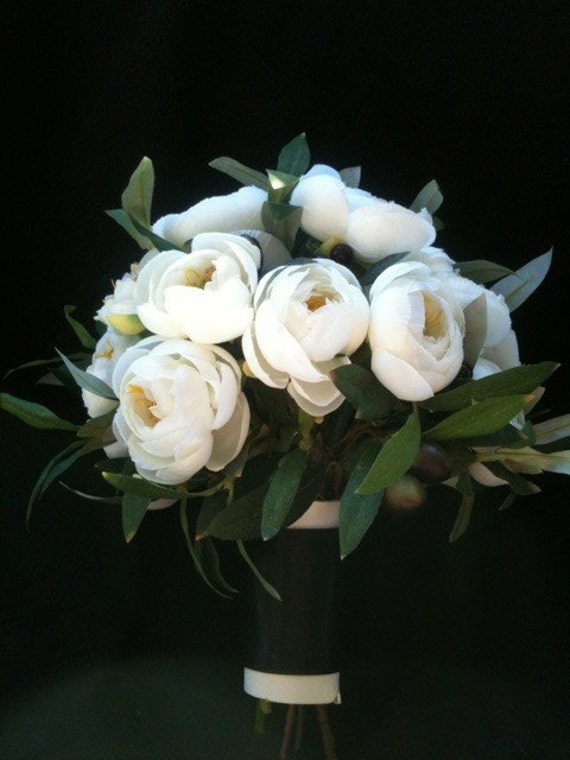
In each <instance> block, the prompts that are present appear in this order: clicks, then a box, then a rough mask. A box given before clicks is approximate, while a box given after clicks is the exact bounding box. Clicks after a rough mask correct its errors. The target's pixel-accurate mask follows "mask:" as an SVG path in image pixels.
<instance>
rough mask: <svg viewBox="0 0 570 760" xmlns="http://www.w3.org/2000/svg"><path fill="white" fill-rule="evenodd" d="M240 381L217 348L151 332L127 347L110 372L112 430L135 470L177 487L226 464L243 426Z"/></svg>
mask: <svg viewBox="0 0 570 760" xmlns="http://www.w3.org/2000/svg"><path fill="white" fill-rule="evenodd" d="M240 381H241V372H240V369H239V366H238V364H237V362H236V361H235V359H233V357H232V356H231V355H230V354H229V353H228V352H227V351H226V350H225V349H223V348H220V347H219V346H205V345H199V344H197V343H193V342H191V341H188V340H178V339H172V340H160V339H158V338H157V337H156V336H152V337H151V338H147V339H143V340H142V341H140V342H139V343H138V344H137V345H135V346H133V347H132V348H130V349H128V350H127V351H126V352H125V353H124V354H123V355H122V356H121V358H120V359H119V361H118V363H117V366H116V368H115V371H114V373H113V388H114V390H115V393H116V394H117V396H118V398H119V401H120V405H119V408H118V410H117V413H116V414H115V417H114V419H113V432H114V433H115V436H116V438H117V441H119V442H120V443H122V444H124V446H126V448H127V450H128V453H129V456H130V458H131V460H132V461H133V463H134V465H135V467H136V469H137V472H138V473H139V474H140V475H141V476H142V477H143V478H146V479H148V480H151V481H153V482H156V483H161V484H163V485H176V484H179V483H184V482H185V481H187V480H188V479H189V478H191V477H192V476H193V475H195V474H196V473H197V472H198V471H199V470H200V469H202V468H203V467H205V468H207V469H209V470H212V471H214V472H217V471H219V470H221V469H222V468H223V467H224V466H225V465H226V464H228V462H230V461H231V460H232V459H233V458H234V457H235V456H237V454H238V453H239V451H240V450H241V448H242V446H243V444H244V442H245V439H246V437H247V434H248V430H249V420H250V412H249V406H248V404H247V400H246V398H245V395H244V394H243V392H242V391H241V389H240Z"/></svg>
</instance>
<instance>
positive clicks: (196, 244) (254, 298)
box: [83, 165, 519, 484]
mask: <svg viewBox="0 0 570 760" xmlns="http://www.w3.org/2000/svg"><path fill="white" fill-rule="evenodd" d="M267 197H268V196H267V192H266V191H264V190H262V189H260V188H257V187H243V188H241V189H240V190H238V191H237V192H234V193H229V194H227V195H223V196H215V197H211V198H206V199H204V200H202V201H200V202H199V203H197V204H195V205H193V206H192V207H191V208H189V209H188V210H186V211H184V212H182V213H179V214H169V215H167V216H164V217H162V218H161V219H159V220H157V221H156V222H155V223H154V225H153V228H152V231H153V233H154V234H156V235H158V236H160V237H161V238H163V239H165V240H167V241H169V242H171V243H172V246H173V248H172V250H161V251H158V250H153V251H150V252H148V253H147V254H146V255H145V256H144V258H142V259H141V261H140V262H138V263H137V264H134V265H133V266H132V268H131V270H130V271H129V272H128V273H126V274H125V275H124V276H123V277H122V278H121V279H119V280H118V281H117V283H116V285H115V288H114V292H113V293H112V294H110V295H109V296H107V297H106V298H105V299H104V302H103V305H102V307H101V309H100V310H99V311H98V313H97V319H98V320H100V321H101V322H103V323H104V324H105V325H106V328H107V332H106V333H105V335H104V336H103V337H102V338H101V340H100V341H99V344H98V346H97V349H96V351H95V353H94V355H93V360H92V364H91V366H90V367H89V369H88V371H89V372H91V373H92V374H94V375H96V376H97V377H99V378H101V379H103V380H105V382H107V383H108V384H109V385H110V386H111V387H112V388H113V390H114V392H115V394H116V397H117V398H116V400H115V401H113V400H110V399H97V397H96V396H94V394H92V393H91V392H89V391H84V392H83V397H84V401H85V405H86V408H87V411H88V413H89V415H90V416H98V415H100V414H102V413H105V412H108V411H110V410H112V409H116V413H115V417H114V421H113V432H114V434H115V436H116V444H113V446H110V447H109V448H108V449H107V453H109V454H110V455H113V456H116V455H118V454H120V453H122V454H123V455H125V454H128V456H129V457H130V458H131V459H132V461H133V462H134V464H135V466H136V469H137V471H138V473H139V474H140V475H141V476H142V477H144V478H147V479H148V480H151V481H155V482H158V483H162V484H178V483H182V482H184V481H186V480H188V479H189V478H190V477H192V476H193V475H194V474H195V473H196V472H198V471H199V470H200V469H201V468H203V467H206V468H207V469H209V470H212V471H219V470H221V469H222V468H223V467H224V466H225V465H226V464H227V463H229V462H230V461H231V460H232V459H234V458H235V457H236V456H237V454H238V453H239V452H240V450H241V448H242V447H243V445H244V441H245V440H246V437H247V434H248V428H249V422H250V411H249V408H248V402H247V399H246V397H245V395H244V393H243V389H242V386H243V382H244V373H245V374H246V375H247V376H249V377H254V378H256V379H257V380H258V381H260V382H262V383H264V384H266V385H268V386H270V387H273V388H282V389H285V390H286V392H287V393H289V394H290V396H291V397H292V399H294V401H295V402H296V404H297V405H298V406H299V408H300V409H302V410H304V411H305V412H307V413H308V414H310V415H312V416H314V417H317V418H318V417H323V416H324V415H326V414H329V413H330V412H332V411H334V410H335V409H337V408H338V407H339V406H340V404H341V403H342V402H343V400H344V397H343V395H342V393H341V392H340V390H339V389H338V388H337V387H336V385H335V384H334V382H333V380H332V379H331V378H332V375H331V373H332V372H333V370H335V369H336V368H338V367H339V366H341V365H344V364H348V363H350V361H351V359H350V357H351V356H352V355H353V354H354V352H355V351H356V350H357V349H358V348H359V347H360V346H361V345H362V344H363V343H365V342H366V341H367V342H368V344H369V347H370V352H371V366H370V369H371V370H372V372H373V373H374V374H375V375H376V377H377V378H378V380H379V381H380V382H381V383H382V384H383V385H384V386H385V387H386V388H388V389H389V390H390V391H391V392H392V393H394V394H395V395H396V396H397V397H398V398H400V399H402V400H406V401H421V400H425V399H427V398H429V397H430V396H432V395H433V394H434V393H436V392H437V391H439V390H441V389H442V388H445V387H446V386H447V385H449V384H450V383H451V382H452V380H453V379H454V378H455V377H456V375H457V373H458V371H459V370H460V368H461V365H462V363H463V361H464V352H463V346H464V340H465V330H466V320H465V310H466V308H467V307H468V306H469V305H470V304H471V303H473V302H474V301H475V300H476V299H478V298H480V297H481V296H483V297H484V299H485V301H486V305H485V311H484V313H485V315H486V316H485V318H486V320H487V329H486V337H485V339H484V341H483V346H482V350H481V352H480V357H481V359H480V366H476V367H474V368H473V371H474V374H475V376H481V375H482V374H484V373H488V372H493V371H499V369H505V368H506V367H510V366H516V365H517V364H518V363H519V359H518V350H517V345H516V337H515V336H514V333H513V331H512V328H511V320H510V316H509V310H508V308H507V306H506V303H505V301H504V299H503V297H502V296H500V295H496V294H495V293H493V292H492V291H490V290H487V289H485V288H484V287H483V286H481V285H476V284H475V283H474V282H472V281H470V280H467V279H466V278H464V277H461V276H460V275H459V274H458V273H457V271H456V267H455V265H454V262H453V260H452V259H451V258H449V256H447V254H446V253H444V252H443V251H442V250H441V249H439V248H436V247H434V246H433V243H434V240H435V237H436V230H435V227H434V224H433V220H432V217H431V216H430V214H429V213H428V212H427V210H425V209H423V210H421V211H419V212H415V211H412V210H410V209H408V208H404V207H403V206H400V205H398V204H396V203H393V202H391V201H386V200H383V199H381V198H376V197H374V196H373V195H371V194H370V193H368V192H366V191H364V190H360V189H357V188H353V187H349V186H348V185H347V184H345V183H344V182H343V180H342V178H341V174H340V173H339V172H337V171H336V170H335V169H333V168H331V167H328V166H323V165H316V166H313V167H312V168H311V169H310V170H309V171H308V172H307V173H306V174H304V175H303V176H302V177H301V178H300V179H299V181H298V183H297V184H296V186H295V188H294V190H293V192H292V195H291V199H290V202H291V204H292V205H294V206H297V207H300V208H301V217H300V227H301V229H302V230H303V231H304V232H305V233H306V234H307V235H309V236H311V237H312V238H313V239H314V240H315V241H318V242H319V243H320V244H321V245H322V248H321V255H319V253H317V256H315V257H313V258H310V259H302V260H300V261H298V262H297V261H296V260H295V259H294V258H292V255H291V253H290V251H289V250H288V249H287V248H286V247H285V245H284V244H283V243H282V242H281V241H280V240H279V239H278V238H276V237H274V236H272V235H271V234H269V233H268V232H267V231H266V230H265V229H264V226H263V221H262V219H263V214H262V209H263V205H264V203H265V202H266V201H267ZM338 244H343V245H345V246H350V250H351V252H352V253H353V255H354V259H355V261H356V262H357V263H358V264H359V265H360V266H362V267H364V268H369V267H370V266H372V265H374V264H375V263H376V262H378V261H381V260H382V259H384V258H385V257H387V256H390V255H392V254H396V253H397V254H405V256H403V257H398V260H397V261H396V263H393V264H390V265H389V266H387V267H386V268H384V270H383V271H381V272H380V273H379V274H378V276H377V277H376V279H375V280H374V281H373V282H372V283H371V284H369V285H367V286H363V285H361V283H360V282H359V280H358V278H357V277H356V276H355V274H353V272H352V271H351V269H350V268H349V267H348V266H345V265H344V264H342V263H338V262H337V261H335V260H334V259H331V258H330V257H328V253H327V252H330V251H331V250H332V249H333V248H334V246H335V245H338ZM222 344H226V345H222ZM236 346H237V354H236V350H232V349H236ZM236 355H239V356H240V357H243V359H241V358H240V359H238V360H236V358H234V357H235V356H236Z"/></svg>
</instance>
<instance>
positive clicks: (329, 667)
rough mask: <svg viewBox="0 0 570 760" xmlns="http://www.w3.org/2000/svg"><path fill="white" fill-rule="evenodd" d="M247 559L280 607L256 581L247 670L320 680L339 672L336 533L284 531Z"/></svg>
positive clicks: (325, 530)
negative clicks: (328, 674) (276, 596)
mask: <svg viewBox="0 0 570 760" xmlns="http://www.w3.org/2000/svg"><path fill="white" fill-rule="evenodd" d="M250 554H251V557H252V559H253V560H254V562H255V564H256V566H257V568H258V569H259V571H260V572H261V574H262V575H263V577H264V578H265V579H266V580H267V581H269V583H271V585H272V586H274V588H275V589H276V590H277V592H278V593H279V595H280V596H281V599H282V601H278V600H277V599H275V598H274V597H273V596H271V594H269V593H268V592H267V590H266V589H264V588H263V586H262V585H261V584H260V583H259V582H258V581H257V580H256V581H255V582H254V586H253V589H252V603H253V609H252V615H253V632H252V636H251V637H250V638H251V642H250V647H249V651H247V652H246V663H245V664H246V667H248V668H250V669H252V670H257V671H260V672H263V673H278V674H286V675H322V674H326V673H333V672H337V671H338V670H339V626H338V591H339V584H338V575H339V571H340V563H341V560H340V554H339V544H338V529H337V528H316V529H313V528H310V529H309V528H298V529H297V528H295V529H288V530H283V531H281V532H280V533H278V534H277V535H276V536H274V537H273V538H271V539H269V540H268V541H256V542H255V544H254V545H253V546H252V547H251V550H250Z"/></svg>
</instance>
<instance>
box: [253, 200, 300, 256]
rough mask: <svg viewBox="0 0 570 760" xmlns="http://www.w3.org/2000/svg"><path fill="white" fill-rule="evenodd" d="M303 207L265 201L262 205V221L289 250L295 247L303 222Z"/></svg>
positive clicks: (266, 228)
mask: <svg viewBox="0 0 570 760" xmlns="http://www.w3.org/2000/svg"><path fill="white" fill-rule="evenodd" d="M302 213H303V209H301V208H300V207H299V206H291V205H290V204H286V203H270V202H269V201H265V203H264V204H263V206H262V207H261V221H262V223H263V227H264V228H265V230H266V231H267V232H269V233H271V234H272V235H274V236H275V237H276V238H278V239H279V240H280V241H281V242H282V243H283V244H284V245H285V247H286V248H287V249H288V250H291V249H292V248H293V244H294V242H295V237H296V235H297V232H298V230H299V226H300V224H301V215H302Z"/></svg>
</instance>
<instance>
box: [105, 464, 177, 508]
mask: <svg viewBox="0 0 570 760" xmlns="http://www.w3.org/2000/svg"><path fill="white" fill-rule="evenodd" d="M102 475H103V477H104V478H105V480H106V481H107V483H109V484H110V485H112V486H113V487H114V488H117V489H118V490H119V491H124V492H125V493H132V494H134V495H135V496H140V497H141V498H145V499H147V501H148V500H151V501H152V500H154V499H180V497H181V496H182V493H183V492H182V491H181V490H180V489H178V488H174V487H169V486H161V485H159V484H158V483H151V481H150V480H145V479H144V478H141V477H140V475H133V476H131V475H122V474H121V473H118V472H107V471H105V472H103V473H102Z"/></svg>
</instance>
